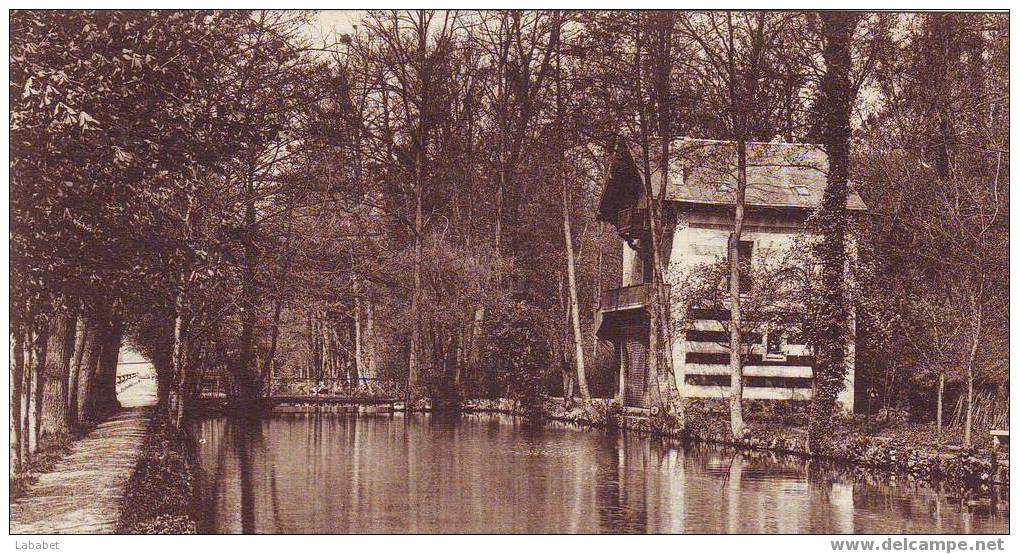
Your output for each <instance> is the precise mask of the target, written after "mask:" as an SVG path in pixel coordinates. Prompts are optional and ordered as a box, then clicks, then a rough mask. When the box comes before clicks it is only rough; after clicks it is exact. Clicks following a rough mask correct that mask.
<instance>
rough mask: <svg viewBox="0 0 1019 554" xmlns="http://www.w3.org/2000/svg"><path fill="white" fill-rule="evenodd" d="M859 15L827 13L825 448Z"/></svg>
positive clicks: (818, 404) (842, 274)
mask: <svg viewBox="0 0 1019 554" xmlns="http://www.w3.org/2000/svg"><path fill="white" fill-rule="evenodd" d="M857 18H858V16H857V15H855V14H851V13H845V12H825V13H822V14H821V27H822V32H823V40H824V49H823V51H822V54H823V55H824V61H825V67H826V68H827V69H826V71H825V75H824V78H823V79H822V81H821V95H822V105H823V106H825V109H826V112H827V113H825V123H824V144H825V149H826V150H827V152H828V183H827V186H825V189H824V196H823V197H822V199H821V207H820V210H819V212H818V213H817V214H816V222H817V226H818V228H819V230H820V233H821V242H820V244H819V245H818V257H819V258H820V261H821V292H820V295H819V298H818V305H819V306H818V310H819V312H818V317H817V320H818V321H819V326H820V328H819V329H817V330H816V332H815V338H814V350H815V351H814V354H815V365H814V391H813V399H812V401H811V418H810V428H809V443H810V449H811V450H813V451H821V450H823V449H824V448H826V447H827V443H828V441H829V440H830V438H831V433H830V429H831V420H832V415H833V413H834V411H835V399H836V397H837V396H838V394H839V392H840V391H842V389H843V388H844V387H845V382H846V338H847V326H848V322H849V307H848V306H847V300H846V260H847V257H846V227H847V218H848V214H847V211H846V200H847V197H848V192H849V187H848V182H849V153H850V152H849V148H850V146H849V139H850V133H851V128H850V121H849V117H850V114H851V113H852V106H853V101H854V91H853V87H852V82H851V80H850V72H851V70H852V57H851V48H850V41H851V40H852V36H853V30H854V28H855V27H856V23H857Z"/></svg>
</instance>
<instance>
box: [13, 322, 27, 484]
mask: <svg viewBox="0 0 1019 554" xmlns="http://www.w3.org/2000/svg"><path fill="white" fill-rule="evenodd" d="M12 327H13V328H14V331H13V335H14V337H13V341H12V342H13V348H12V349H13V351H14V352H13V357H14V359H13V363H12V364H11V436H12V439H13V440H12V441H11V442H12V449H13V452H12V453H11V466H12V467H11V469H12V470H13V471H14V472H15V473H17V472H20V471H21V468H22V467H24V463H25V456H26V454H27V453H26V452H25V446H24V439H25V437H24V434H23V433H22V406H21V402H22V388H23V387H24V374H25V334H24V327H23V326H22V325H14V326H12Z"/></svg>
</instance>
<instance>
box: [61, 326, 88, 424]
mask: <svg viewBox="0 0 1019 554" xmlns="http://www.w3.org/2000/svg"><path fill="white" fill-rule="evenodd" d="M76 319H77V320H76V321H75V326H74V355H73V357H72V358H71V367H70V368H69V371H70V375H68V378H67V399H66V401H65V403H64V417H65V419H66V422H67V428H68V430H70V431H75V430H77V428H78V424H79V418H80V416H81V409H80V406H81V404H80V403H79V402H78V395H79V392H80V389H81V368H82V364H83V363H84V357H85V350H86V348H87V346H88V345H87V342H88V341H87V339H88V333H89V318H87V317H85V316H83V315H82V316H78V317H77V318H76Z"/></svg>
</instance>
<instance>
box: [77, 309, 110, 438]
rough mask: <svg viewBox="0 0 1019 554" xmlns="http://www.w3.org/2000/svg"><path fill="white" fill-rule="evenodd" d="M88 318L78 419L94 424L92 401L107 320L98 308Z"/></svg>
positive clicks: (93, 404)
mask: <svg viewBox="0 0 1019 554" xmlns="http://www.w3.org/2000/svg"><path fill="white" fill-rule="evenodd" d="M96 312H97V313H95V314H93V315H92V316H91V317H90V318H89V322H88V331H87V333H88V334H87V336H86V338H85V349H84V353H83V355H82V362H81V367H80V368H79V376H78V388H79V390H78V399H77V401H78V419H79V420H80V421H83V422H94V421H96V419H97V418H98V414H97V413H95V411H94V407H95V403H94V401H93V398H94V395H95V389H96V379H97V377H98V375H97V373H98V371H99V358H100V356H101V354H102V343H103V336H104V335H105V334H106V326H107V325H108V323H109V322H108V319H107V317H106V314H105V311H104V310H103V309H102V308H100V309H98V310H97V311H96Z"/></svg>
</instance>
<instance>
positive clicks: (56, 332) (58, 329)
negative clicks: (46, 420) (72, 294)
mask: <svg viewBox="0 0 1019 554" xmlns="http://www.w3.org/2000/svg"><path fill="white" fill-rule="evenodd" d="M77 320H78V317H77V315H76V314H73V313H71V314H67V313H61V314H59V315H58V316H57V318H56V320H55V322H54V324H53V330H52V331H51V333H50V343H49V345H47V347H46V348H47V350H48V351H49V352H51V354H50V355H49V356H48V357H47V358H48V362H47V364H48V365H49V368H50V369H49V370H48V371H47V374H48V375H49V376H50V377H52V378H54V379H57V382H58V383H59V385H60V388H59V393H58V394H59V398H58V402H57V403H56V410H57V413H55V414H53V418H52V419H53V422H54V425H55V429H54V430H55V431H56V432H65V433H66V432H70V431H71V428H70V426H69V425H68V419H67V401H68V398H69V395H70V376H71V360H72V358H73V356H74V346H75V329H76V327H77Z"/></svg>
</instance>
